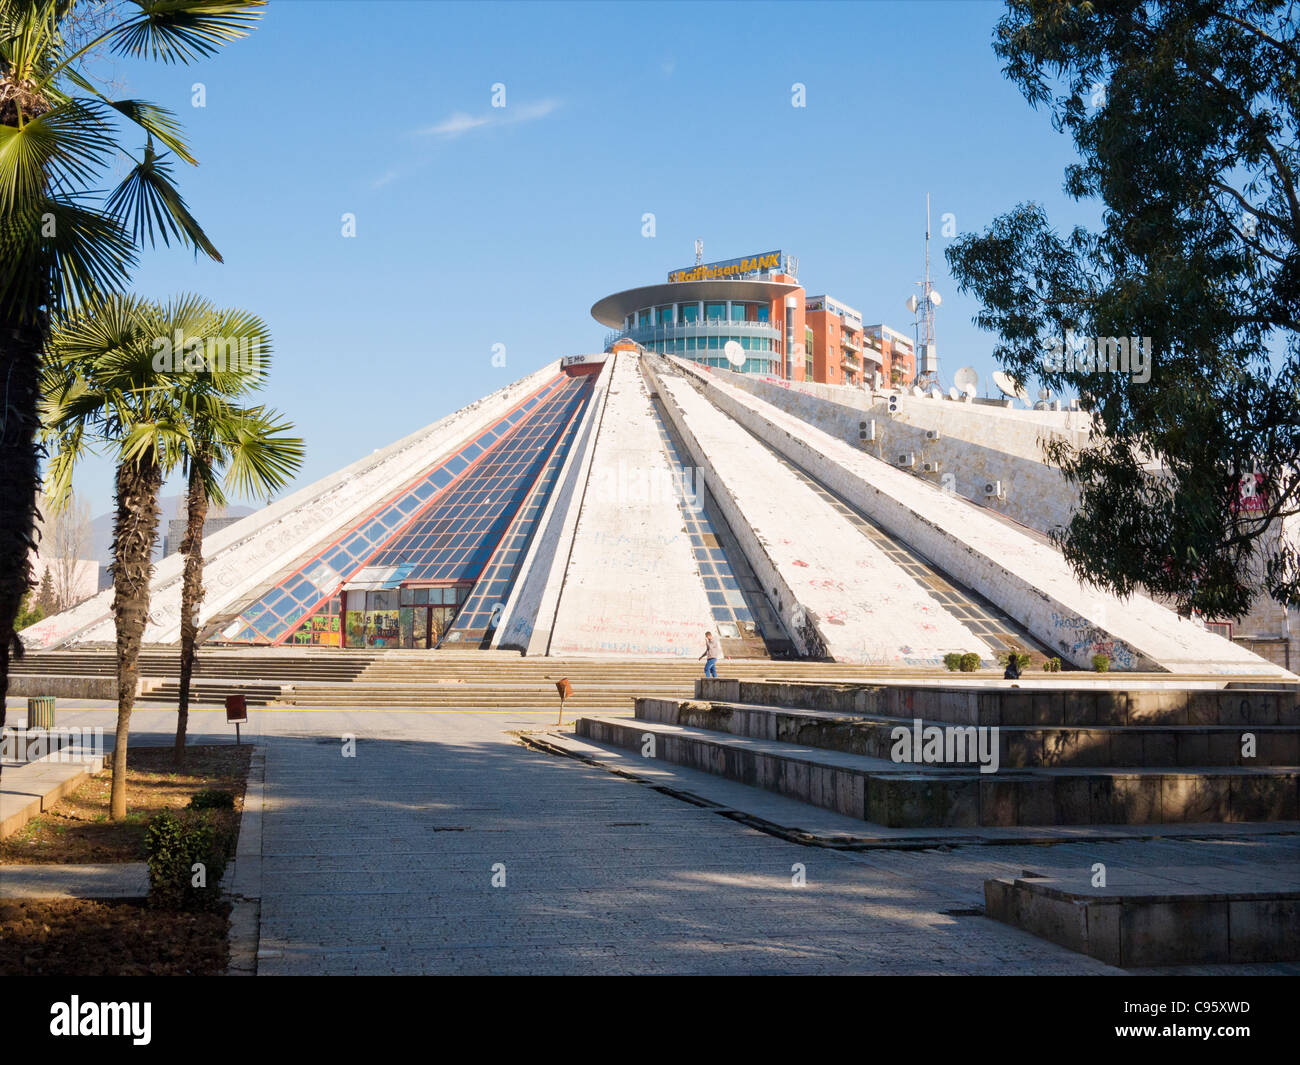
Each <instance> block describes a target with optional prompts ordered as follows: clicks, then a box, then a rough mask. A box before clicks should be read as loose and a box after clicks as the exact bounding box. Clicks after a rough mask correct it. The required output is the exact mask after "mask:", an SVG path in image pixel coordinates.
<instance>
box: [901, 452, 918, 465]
mask: <svg viewBox="0 0 1300 1065" xmlns="http://www.w3.org/2000/svg"><path fill="white" fill-rule="evenodd" d="M898 465H900V466H915V465H916V455H914V454H913V453H912V452H910V451H909V452H907V453H906V454H904V455H899V456H898Z"/></svg>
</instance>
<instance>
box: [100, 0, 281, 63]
mask: <svg viewBox="0 0 1300 1065" xmlns="http://www.w3.org/2000/svg"><path fill="white" fill-rule="evenodd" d="M134 3H135V5H136V6H137V7H138V8H139V9H140V14H138V15H136V16H134V17H132V18H130V19H127V20H126V21H125V22H123V23H122V25H121V26H119V27H117V28H116V29H115V30H114V31H113V32H112V34H111V35H110V39H111V40H112V42H113V43H112V50H113V51H114V52H118V53H121V54H129V55H134V56H148V57H149V58H151V59H157V60H160V61H161V62H164V63H174V62H179V63H189V62H191V61H192V60H195V59H202V58H204V57H205V56H210V55H212V54H213V53H215V52H216V51H217V49H218V48H220V47H221V46H222V45H223V44H226V43H228V42H229V41H233V40H237V39H239V38H240V37H246V36H247V35H248V30H249V29H250V28H251V27H252V25H253V23H254V22H256V21H257V19H258V18H259V17H260V13H259V12H257V10H256V9H257V8H260V7H264V6H265V0H134Z"/></svg>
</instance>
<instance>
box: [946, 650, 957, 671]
mask: <svg viewBox="0 0 1300 1065" xmlns="http://www.w3.org/2000/svg"><path fill="white" fill-rule="evenodd" d="M943 664H944V665H945V666H947V667H948V670H949V672H951V673H956V672H957V670H959V669H961V655H959V654H958V653H957V652H956V651H953V652H951V653H950V654H946V655H944V656H943Z"/></svg>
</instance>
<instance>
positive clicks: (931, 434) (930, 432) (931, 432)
mask: <svg viewBox="0 0 1300 1065" xmlns="http://www.w3.org/2000/svg"><path fill="white" fill-rule="evenodd" d="M925 438H926V439H927V440H938V439H939V430H938V429H927V430H926V431H925Z"/></svg>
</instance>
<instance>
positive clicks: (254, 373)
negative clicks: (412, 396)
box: [175, 305, 303, 766]
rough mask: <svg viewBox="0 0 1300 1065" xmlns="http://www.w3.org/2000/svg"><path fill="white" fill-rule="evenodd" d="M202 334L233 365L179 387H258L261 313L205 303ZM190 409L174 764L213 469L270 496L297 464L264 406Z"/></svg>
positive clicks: (181, 740)
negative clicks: (236, 353) (228, 351)
mask: <svg viewBox="0 0 1300 1065" xmlns="http://www.w3.org/2000/svg"><path fill="white" fill-rule="evenodd" d="M209 310H210V316H211V319H212V321H211V325H210V327H209V332H208V333H207V334H206V335H207V336H209V337H220V338H223V339H224V340H225V341H226V342H228V343H231V342H237V345H238V349H239V350H240V351H241V352H249V353H252V354H253V357H252V358H241V359H240V360H239V361H238V365H237V366H232V365H231V364H230V363H229V362H227V363H226V364H225V365H224V366H220V367H212V366H209V367H206V368H205V369H204V370H202V371H200V372H197V373H195V372H187V373H185V375H184V378H183V380H182V381H181V382H180V383H179V385H178V387H179V388H181V389H182V390H183V391H186V392H188V393H191V394H192V395H193V396H195V397H196V398H202V397H203V396H204V395H205V394H206V396H207V397H208V398H217V399H225V400H226V401H234V400H237V399H240V398H242V397H243V396H244V395H246V394H248V393H250V392H254V391H256V390H257V389H259V388H260V387H261V386H262V384H263V382H264V381H265V379H266V375H267V374H268V372H269V371H270V357H271V344H270V334H269V333H268V331H267V329H266V326H265V324H264V323H263V322H262V320H261V319H260V318H257V317H254V316H253V315H250V314H247V313H246V312H244V311H239V310H227V311H222V312H217V311H215V310H212V309H211V307H210V305H209ZM185 406H186V409H187V410H189V411H190V412H191V413H192V421H191V426H190V435H191V438H192V440H193V450H192V452H187V454H186V456H185V466H186V478H187V490H186V497H185V507H186V526H185V536H184V538H183V539H182V540H181V553H182V554H183V555H184V556H185V571H184V578H183V580H182V584H181V683H180V700H179V705H178V713H177V720H176V747H175V758H176V765H177V766H181V765H183V764H184V762H185V730H186V728H187V726H188V722H189V708H190V679H191V677H192V676H193V673H194V656H195V649H196V647H197V644H198V628H199V625H198V622H199V604H200V603H201V602H202V601H203V524H204V522H205V521H206V520H207V515H208V504H209V503H210V502H215V503H217V504H222V505H224V504H225V502H226V497H225V495H224V493H223V491H222V488H221V486H220V485H219V484H218V483H217V480H216V474H217V472H218V471H220V470H222V469H224V470H225V471H226V478H225V479H226V482H227V486H228V487H230V488H232V489H233V490H234V491H235V492H236V493H237V494H239V495H242V496H247V497H252V496H261V497H263V498H265V499H267V500H268V501H269V498H270V496H271V495H272V494H273V493H274V492H276V491H277V490H279V489H280V488H283V487H284V486H285V485H286V484H288V483H289V481H290V480H291V479H292V477H293V475H294V474H295V473H296V472H297V471H298V469H299V467H300V466H301V465H302V457H303V442H302V440H301V439H300V438H298V437H292V436H289V435H287V434H288V433H289V432H291V431H292V429H293V425H292V423H290V422H288V421H286V420H284V419H283V418H281V417H280V416H279V415H278V414H277V413H276V412H275V411H273V410H270V409H268V408H266V407H261V406H258V407H235V406H231V407H228V408H227V407H222V406H219V405H217V404H212V403H205V402H192V403H191V402H186V404H185Z"/></svg>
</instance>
